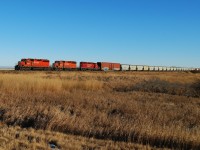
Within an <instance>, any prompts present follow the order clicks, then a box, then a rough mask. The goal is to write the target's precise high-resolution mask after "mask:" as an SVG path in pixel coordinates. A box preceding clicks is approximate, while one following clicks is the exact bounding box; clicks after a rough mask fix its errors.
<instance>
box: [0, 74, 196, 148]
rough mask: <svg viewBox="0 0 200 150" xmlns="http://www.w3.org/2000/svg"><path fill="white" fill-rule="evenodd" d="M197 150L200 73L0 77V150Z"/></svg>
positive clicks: (13, 75) (10, 75)
mask: <svg viewBox="0 0 200 150" xmlns="http://www.w3.org/2000/svg"><path fill="white" fill-rule="evenodd" d="M52 147H55V149H200V74H198V73H191V72H95V71H91V72H89V71H85V72H80V71H77V72H73V71H68V72H67V71H66V72H59V71H54V72H51V71H46V72H43V71H38V72H37V71H0V149H2V150H4V149H5V150H9V149H10V150H11V149H17V150H18V149H35V150H36V149H38V150H39V149H40V150H43V149H44V150H46V149H51V148H52Z"/></svg>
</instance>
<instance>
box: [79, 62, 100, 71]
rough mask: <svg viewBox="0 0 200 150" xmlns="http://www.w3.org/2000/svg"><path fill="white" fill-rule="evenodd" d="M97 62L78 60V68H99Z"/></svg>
mask: <svg viewBox="0 0 200 150" xmlns="http://www.w3.org/2000/svg"><path fill="white" fill-rule="evenodd" d="M99 69H100V68H99V66H98V65H97V63H93V62H80V70H99Z"/></svg>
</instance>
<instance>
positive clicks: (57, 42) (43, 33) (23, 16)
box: [0, 0, 200, 67]
mask: <svg viewBox="0 0 200 150" xmlns="http://www.w3.org/2000/svg"><path fill="white" fill-rule="evenodd" d="M21 58H47V59H50V61H51V62H53V61H55V60H60V59H62V60H75V61H77V62H79V61H94V62H97V61H111V62H120V63H127V64H147V65H162V66H186V67H200V63H199V62H200V61H199V60H200V1H199V0H0V66H14V65H15V63H17V61H18V60H20V59H21Z"/></svg>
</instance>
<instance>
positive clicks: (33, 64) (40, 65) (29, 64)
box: [15, 58, 195, 71]
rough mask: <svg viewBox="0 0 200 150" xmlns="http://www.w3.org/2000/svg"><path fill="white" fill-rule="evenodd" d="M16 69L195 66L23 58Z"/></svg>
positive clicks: (172, 68) (109, 68) (117, 69)
mask: <svg viewBox="0 0 200 150" xmlns="http://www.w3.org/2000/svg"><path fill="white" fill-rule="evenodd" d="M15 70H60V71H61V70H63V71H64V70H82V71H83V70H92V71H192V70H195V69H194V68H185V67H166V66H147V65H130V64H120V63H111V62H97V63H95V62H80V66H79V67H77V62H76V61H64V60H58V61H55V62H54V63H53V64H52V65H51V66H50V61H49V60H48V59H32V58H26V59H21V60H20V61H19V62H18V64H17V65H16V66H15Z"/></svg>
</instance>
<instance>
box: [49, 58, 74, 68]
mask: <svg viewBox="0 0 200 150" xmlns="http://www.w3.org/2000/svg"><path fill="white" fill-rule="evenodd" d="M76 68H77V66H76V62H75V61H63V60H61V61H55V62H54V63H53V65H52V69H53V70H76Z"/></svg>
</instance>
